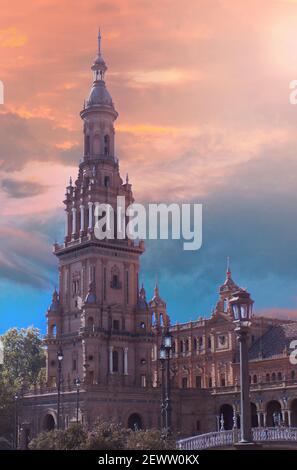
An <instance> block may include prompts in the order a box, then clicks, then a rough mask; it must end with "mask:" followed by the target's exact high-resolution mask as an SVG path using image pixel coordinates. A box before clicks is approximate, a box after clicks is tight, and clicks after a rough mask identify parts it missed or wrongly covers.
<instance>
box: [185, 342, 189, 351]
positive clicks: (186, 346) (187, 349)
mask: <svg viewBox="0 0 297 470" xmlns="http://www.w3.org/2000/svg"><path fill="white" fill-rule="evenodd" d="M185 350H186V352H188V351H189V340H188V339H186V341H185Z"/></svg>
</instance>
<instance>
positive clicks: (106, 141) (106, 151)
mask: <svg viewBox="0 0 297 470" xmlns="http://www.w3.org/2000/svg"><path fill="white" fill-rule="evenodd" d="M109 153H110V139H109V135H105V136H104V155H105V156H106V157H107V156H108V155H109Z"/></svg>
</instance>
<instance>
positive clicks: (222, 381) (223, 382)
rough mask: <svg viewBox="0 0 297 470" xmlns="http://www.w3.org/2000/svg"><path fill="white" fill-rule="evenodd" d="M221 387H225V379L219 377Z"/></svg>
mask: <svg viewBox="0 0 297 470" xmlns="http://www.w3.org/2000/svg"><path fill="white" fill-rule="evenodd" d="M221 387H226V379H225V376H224V375H222V376H221Z"/></svg>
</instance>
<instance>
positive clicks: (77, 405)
mask: <svg viewBox="0 0 297 470" xmlns="http://www.w3.org/2000/svg"><path fill="white" fill-rule="evenodd" d="M74 385H75V386H76V422H77V423H78V412H79V389H80V378H79V377H76V379H75V380H74Z"/></svg>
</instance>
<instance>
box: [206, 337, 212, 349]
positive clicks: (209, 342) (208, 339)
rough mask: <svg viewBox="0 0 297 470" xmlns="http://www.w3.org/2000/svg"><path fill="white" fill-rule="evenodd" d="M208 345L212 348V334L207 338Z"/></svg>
mask: <svg viewBox="0 0 297 470" xmlns="http://www.w3.org/2000/svg"><path fill="white" fill-rule="evenodd" d="M207 347H208V349H211V337H210V336H209V337H208V338H207Z"/></svg>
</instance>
